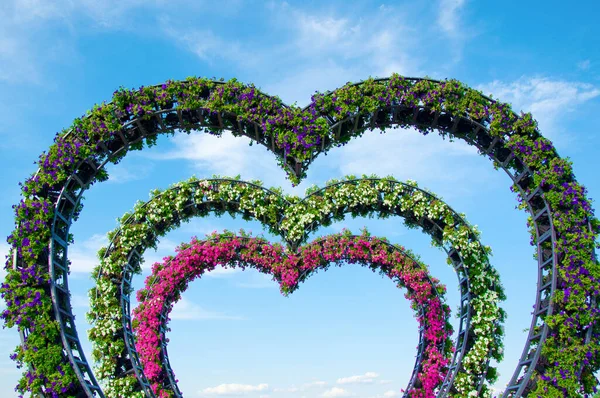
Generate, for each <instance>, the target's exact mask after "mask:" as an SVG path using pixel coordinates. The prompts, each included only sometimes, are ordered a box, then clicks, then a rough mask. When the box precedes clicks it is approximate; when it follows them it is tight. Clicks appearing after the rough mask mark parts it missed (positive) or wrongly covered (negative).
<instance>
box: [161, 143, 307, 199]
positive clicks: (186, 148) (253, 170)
mask: <svg viewBox="0 0 600 398" xmlns="http://www.w3.org/2000/svg"><path fill="white" fill-rule="evenodd" d="M172 142H173V144H174V146H175V148H174V149H173V150H170V151H168V152H165V153H156V154H154V155H152V158H154V159H157V160H187V161H190V162H191V165H192V169H193V170H194V171H195V172H198V173H199V174H201V175H203V176H207V175H211V174H219V175H226V176H229V177H233V176H235V175H240V176H241V178H242V179H243V180H246V181H249V180H254V179H259V180H262V182H263V183H264V186H265V187H271V186H289V181H288V180H287V179H286V174H285V172H284V171H283V170H282V169H281V168H280V167H279V166H277V159H276V157H275V155H273V153H272V152H268V151H267V149H266V148H264V147H262V146H257V145H254V146H252V147H250V146H249V143H250V139H249V138H247V137H234V136H233V134H231V133H230V132H227V131H226V132H223V134H222V136H220V137H217V136H214V135H210V134H206V133H191V134H189V135H188V134H178V135H175V137H173V138H172ZM310 184H311V181H309V180H307V181H304V182H303V183H302V184H300V185H299V186H297V187H296V188H289V189H288V191H297V192H302V191H303V190H304V189H305V187H307V186H309V185H310Z"/></svg>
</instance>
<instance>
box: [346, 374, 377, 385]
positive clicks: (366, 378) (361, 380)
mask: <svg viewBox="0 0 600 398" xmlns="http://www.w3.org/2000/svg"><path fill="white" fill-rule="evenodd" d="M378 377H379V375H378V374H377V373H375V372H367V373H365V374H364V375H358V376H350V377H342V378H340V379H337V383H338V384H371V383H374V382H375V379H376V378H378Z"/></svg>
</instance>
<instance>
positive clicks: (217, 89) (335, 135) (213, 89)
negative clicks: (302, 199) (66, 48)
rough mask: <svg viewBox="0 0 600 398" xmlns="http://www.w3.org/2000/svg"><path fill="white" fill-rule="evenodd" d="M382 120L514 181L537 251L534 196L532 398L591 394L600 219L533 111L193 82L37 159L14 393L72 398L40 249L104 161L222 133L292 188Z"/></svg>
mask: <svg viewBox="0 0 600 398" xmlns="http://www.w3.org/2000/svg"><path fill="white" fill-rule="evenodd" d="M390 125H397V126H402V127H407V126H413V127H415V128H416V129H417V130H419V131H420V132H421V133H423V134H428V133H429V132H431V131H433V130H437V131H439V132H440V134H441V135H443V136H447V137H449V138H451V139H455V138H458V139H464V140H466V141H467V142H469V143H470V144H473V145H477V146H478V147H479V148H480V150H481V152H482V154H483V155H485V156H489V157H490V158H491V159H492V160H493V162H494V165H495V166H497V167H502V168H504V169H505V170H506V171H507V172H508V173H509V175H511V176H515V184H514V185H513V190H514V191H515V192H516V193H517V196H518V197H519V199H520V200H521V201H522V207H523V208H524V209H528V211H529V212H530V214H531V216H532V220H531V225H532V243H534V244H535V243H536V240H537V236H538V235H537V233H538V231H533V227H534V225H535V222H534V221H535V220H533V216H534V215H536V214H535V212H534V210H533V207H532V205H531V201H530V199H531V198H532V197H539V198H541V201H542V202H543V205H544V206H545V208H546V209H548V214H547V215H546V217H547V220H548V222H547V225H548V227H549V228H550V230H551V235H552V239H551V240H552V242H551V244H550V246H551V247H550V248H549V250H550V252H552V253H553V254H552V256H553V260H552V276H551V278H552V280H553V281H554V282H553V285H552V286H553V289H554V290H553V292H554V293H553V295H552V297H551V298H550V300H551V303H552V306H551V307H549V309H548V311H546V313H545V314H544V316H543V319H542V322H543V324H544V328H546V329H544V330H546V331H547V339H546V341H545V342H544V343H543V344H542V356H543V358H542V359H543V360H540V362H539V364H537V365H536V366H535V368H534V371H533V373H532V377H531V380H532V381H533V387H532V388H531V389H530V390H529V391H528V393H530V394H533V395H534V396H536V395H543V396H548V397H551V396H557V397H558V396H563V395H568V396H581V394H583V393H586V392H590V391H591V390H592V389H593V387H594V386H595V385H597V384H598V381H597V379H596V377H595V376H594V373H595V372H596V371H597V370H598V369H599V368H600V322H599V317H600V311H598V308H597V298H598V295H599V292H598V289H597V286H598V285H599V284H600V266H599V265H598V261H597V260H596V258H595V256H594V249H595V248H596V247H598V244H597V243H596V240H595V239H596V237H597V236H598V233H599V232H600V223H599V222H598V220H597V219H596V218H595V217H594V213H593V210H592V208H591V205H590V202H589V200H588V199H587V197H586V190H585V188H584V187H583V186H582V185H581V184H579V183H578V182H577V180H576V179H575V176H574V174H573V170H572V166H571V163H570V162H569V161H568V160H567V159H562V158H560V157H559V155H558V153H557V151H556V149H555V148H554V147H553V145H552V143H551V142H550V141H549V140H547V139H546V138H544V137H543V136H542V135H541V134H540V132H539V131H538V128H537V124H536V122H535V121H534V120H533V118H532V116H531V114H521V115H517V114H515V113H514V112H513V111H512V110H511V108H510V106H509V105H508V104H505V103H502V102H499V101H495V100H492V99H490V98H487V97H485V96H483V95H482V94H481V93H480V92H478V91H476V90H473V89H471V88H469V87H467V86H465V85H463V84H462V83H460V82H458V81H456V80H446V81H432V80H427V79H409V78H405V77H402V76H400V75H397V74H394V75H392V76H391V77H390V78H389V79H379V80H374V79H368V80H366V81H364V82H361V83H360V84H354V85H353V84H347V85H345V86H344V87H341V88H339V89H337V90H335V91H333V92H330V93H326V94H316V95H314V96H313V98H312V102H311V104H309V105H308V106H307V107H306V108H303V109H300V108H297V107H294V106H285V105H284V104H283V103H282V102H281V100H279V99H278V98H277V97H270V96H267V95H265V94H263V93H261V92H260V91H259V90H258V89H256V87H254V86H252V85H244V84H242V83H240V82H238V81H236V80H230V81H228V82H215V81H211V80H209V79H204V78H189V79H187V80H184V81H169V82H167V83H165V84H162V85H158V86H153V87H141V88H140V89H139V90H127V89H120V90H118V91H117V92H115V94H114V96H113V100H112V102H109V103H103V104H101V105H99V106H95V107H94V108H93V109H92V110H91V111H90V112H89V113H88V114H87V115H86V116H84V117H82V118H78V119H76V120H75V121H74V122H73V124H72V126H71V127H70V128H69V129H68V130H64V131H62V132H60V133H58V134H57V135H56V137H55V140H54V142H55V143H54V144H53V145H52V146H51V147H50V148H49V150H48V151H47V152H44V153H42V155H41V156H40V159H39V161H38V166H39V169H38V171H37V172H36V173H35V174H34V175H32V176H31V178H29V179H27V180H26V181H25V183H24V184H23V185H22V200H21V201H20V202H19V203H18V204H17V205H16V206H15V221H16V226H15V230H14V231H13V233H12V234H11V235H10V236H9V237H8V242H9V244H10V246H11V255H10V256H9V261H7V265H6V270H7V275H6V279H5V281H4V283H3V284H2V286H1V287H0V294H1V295H2V297H3V298H4V300H5V301H6V303H7V306H6V309H5V310H4V311H3V313H2V318H3V320H4V323H5V326H8V327H14V326H17V327H18V328H19V330H20V331H22V332H23V334H24V335H26V336H25V337H24V342H23V344H21V345H19V346H18V347H17V348H16V350H15V352H14V355H13V356H12V357H13V359H14V360H16V361H17V364H18V366H19V367H21V366H23V365H27V367H28V370H26V371H25V373H24V375H23V377H22V378H21V380H20V382H19V386H18V390H19V391H20V392H22V393H24V392H26V391H31V392H33V393H39V392H47V393H48V394H61V395H64V396H73V395H77V394H78V391H80V389H79V388H78V387H77V386H78V385H79V382H78V379H77V377H76V374H75V370H74V368H73V367H72V365H71V364H70V362H69V360H68V358H67V357H66V356H65V355H64V351H70V350H71V348H70V347H62V348H60V347H61V345H62V340H61V338H60V336H61V333H62V332H61V327H60V325H59V323H58V320H57V316H56V315H55V314H56V313H57V311H58V310H57V309H56V308H54V311H53V310H50V308H52V307H53V306H54V304H53V303H52V298H51V293H50V291H51V288H50V286H51V281H53V280H54V276H52V275H50V274H49V272H48V263H49V262H50V263H51V261H49V258H50V257H51V256H53V255H55V253H54V252H50V251H49V250H48V246H49V245H48V242H49V240H52V239H54V236H55V233H56V229H57V228H59V229H60V231H61V233H62V235H63V238H64V241H65V242H66V243H65V244H68V243H69V242H70V241H71V240H72V237H71V236H70V235H69V234H68V230H69V224H70V222H71V221H72V220H75V219H77V216H78V214H79V212H80V211H81V203H80V199H81V194H82V192H83V191H84V190H85V189H87V187H88V186H89V185H90V184H93V183H95V182H100V181H104V180H106V179H107V173H106V171H105V169H104V167H103V166H104V164H105V163H106V162H109V161H110V162H115V163H116V162H118V161H119V160H120V159H122V158H123V157H124V156H125V155H126V154H127V152H128V151H129V150H131V149H142V148H143V147H144V146H145V145H146V146H151V145H153V144H154V143H155V142H156V139H157V135H158V134H163V133H173V132H175V131H176V130H183V131H185V132H189V131H191V130H193V129H199V130H204V131H207V132H209V133H213V134H218V132H219V131H221V130H223V129H228V130H231V131H232V132H234V134H236V135H242V134H243V135H247V136H248V137H250V138H251V139H252V140H253V141H255V142H257V143H260V144H262V145H265V146H267V147H268V148H269V149H270V150H272V151H273V152H274V153H275V154H276V155H277V157H278V159H279V162H280V164H281V165H282V166H283V167H285V169H286V171H287V172H288V174H289V176H290V179H291V180H292V181H293V182H294V183H297V182H299V181H300V179H302V178H303V177H304V176H305V171H306V168H307V167H308V165H309V164H310V162H311V161H312V160H313V159H314V158H315V156H316V155H317V154H318V153H320V152H326V151H327V150H329V149H330V148H331V147H333V146H339V145H343V144H345V143H347V142H349V140H351V139H352V138H355V137H358V136H361V135H362V134H363V132H364V131H365V130H367V129H371V130H372V129H375V128H379V129H382V130H385V128H386V127H389V126H390ZM516 176H519V178H518V179H517V178H516ZM521 177H523V178H521ZM536 195H537V196H536ZM61 217H63V218H64V219H65V220H66V221H64V224H61V222H62V221H60V220H62V218H61ZM57 225H58V227H57ZM543 250H546V249H543ZM567 289H570V290H567ZM38 293H39V296H38ZM34 302H35V303H36V304H32V303H34ZM66 306H67V307H69V306H70V304H69V302H68V299H67V303H66ZM28 342H29V343H28ZM34 348H35V350H34ZM538 365H539V366H538ZM548 365H552V366H548Z"/></svg>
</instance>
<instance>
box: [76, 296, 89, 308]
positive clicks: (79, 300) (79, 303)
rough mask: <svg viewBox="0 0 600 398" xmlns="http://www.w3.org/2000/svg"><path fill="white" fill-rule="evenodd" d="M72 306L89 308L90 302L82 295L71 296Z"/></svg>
mask: <svg viewBox="0 0 600 398" xmlns="http://www.w3.org/2000/svg"><path fill="white" fill-rule="evenodd" d="M71 305H72V306H73V308H89V307H90V301H89V300H88V298H87V297H86V296H84V295H82V294H71Z"/></svg>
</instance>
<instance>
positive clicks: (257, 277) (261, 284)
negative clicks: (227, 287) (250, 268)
mask: <svg viewBox="0 0 600 398" xmlns="http://www.w3.org/2000/svg"><path fill="white" fill-rule="evenodd" d="M248 279H249V280H248V281H246V282H239V283H236V286H237V287H242V288H247V289H274V288H279V284H278V283H277V282H275V281H273V276H272V275H267V274H262V273H256V272H252V273H251V274H250V275H249V278H248Z"/></svg>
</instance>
